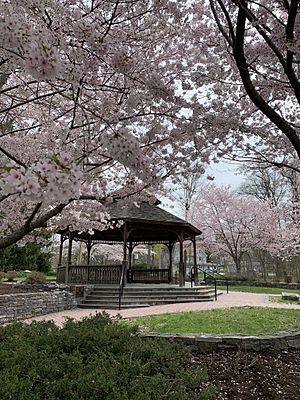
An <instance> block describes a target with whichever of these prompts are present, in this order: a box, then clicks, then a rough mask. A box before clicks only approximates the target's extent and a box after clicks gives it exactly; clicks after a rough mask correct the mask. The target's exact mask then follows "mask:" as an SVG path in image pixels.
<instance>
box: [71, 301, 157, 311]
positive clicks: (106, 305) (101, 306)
mask: <svg viewBox="0 0 300 400" xmlns="http://www.w3.org/2000/svg"><path fill="white" fill-rule="evenodd" d="M77 307H78V308H97V309H101V310H105V309H109V310H111V309H112V310H114V309H118V308H119V302H118V303H103V304H98V303H94V304H93V303H91V304H90V303H88V304H85V303H83V304H78V306H77ZM143 307H149V304H142V303H140V304H123V303H121V308H143Z"/></svg>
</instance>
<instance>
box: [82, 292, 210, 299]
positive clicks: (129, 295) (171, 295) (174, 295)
mask: <svg viewBox="0 0 300 400" xmlns="http://www.w3.org/2000/svg"><path fill="white" fill-rule="evenodd" d="M214 294H215V292H214V291H212V290H206V291H205V292H202V293H168V292H166V293H165V292H164V293H139V294H137V293H124V294H123V296H122V297H123V298H130V299H132V300H139V299H141V298H144V297H145V298H150V299H152V298H157V297H158V298H180V297H195V298H197V297H206V296H212V295H214ZM114 297H118V298H119V294H118V293H105V294H101V293H95V292H92V293H90V294H88V295H87V296H86V298H87V299H92V298H93V299H96V298H101V299H110V298H114Z"/></svg>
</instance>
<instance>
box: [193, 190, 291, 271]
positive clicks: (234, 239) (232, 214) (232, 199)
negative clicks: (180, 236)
mask: <svg viewBox="0 0 300 400" xmlns="http://www.w3.org/2000/svg"><path fill="white" fill-rule="evenodd" d="M190 220H191V222H192V223H193V224H195V225H196V226H197V227H199V229H201V231H202V232H203V233H202V243H203V246H204V247H205V248H207V249H208V250H209V251H210V252H211V253H213V254H219V255H221V254H223V255H227V256H229V257H230V258H231V259H232V261H233V262H234V264H235V267H236V271H237V273H240V272H241V261H242V258H243V256H244V255H245V254H247V253H249V252H250V251H251V250H253V249H272V250H273V251H274V252H275V251H277V252H278V251H279V248H278V245H279V240H278V229H277V222H278V218H277V210H275V209H274V207H273V208H271V207H270V206H269V205H268V204H267V203H261V202H259V201H256V200H253V199H250V198H245V197H241V196H239V195H237V194H236V193H234V192H233V191H232V190H230V189H229V188H218V187H216V186H214V185H211V186H210V187H209V188H207V189H205V190H203V191H202V192H201V195H200V196H199V199H198V200H197V201H196V202H195V203H194V204H193V206H192V209H191V213H190ZM281 246H283V244H281Z"/></svg>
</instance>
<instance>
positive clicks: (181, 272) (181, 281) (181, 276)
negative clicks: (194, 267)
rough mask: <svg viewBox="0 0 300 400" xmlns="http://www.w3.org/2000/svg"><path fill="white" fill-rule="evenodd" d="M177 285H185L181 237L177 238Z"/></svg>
mask: <svg viewBox="0 0 300 400" xmlns="http://www.w3.org/2000/svg"><path fill="white" fill-rule="evenodd" d="M179 286H180V287H183V286H185V276H184V259H183V238H182V237H181V238H180V240H179Z"/></svg>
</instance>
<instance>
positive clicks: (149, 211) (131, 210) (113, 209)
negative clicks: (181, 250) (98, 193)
mask: <svg viewBox="0 0 300 400" xmlns="http://www.w3.org/2000/svg"><path fill="white" fill-rule="evenodd" d="M108 212H109V214H110V218H111V219H112V220H123V221H152V222H160V223H174V224H183V225H189V224H188V223H187V222H186V221H184V220H183V219H181V218H178V217H176V216H175V215H173V214H171V213H169V212H168V211H165V210H163V209H162V208H160V207H158V206H157V205H156V204H149V203H142V204H140V205H139V206H137V205H134V204H131V205H129V206H126V207H120V206H118V203H114V204H112V205H110V206H109V207H108Z"/></svg>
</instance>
